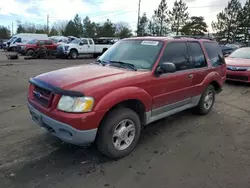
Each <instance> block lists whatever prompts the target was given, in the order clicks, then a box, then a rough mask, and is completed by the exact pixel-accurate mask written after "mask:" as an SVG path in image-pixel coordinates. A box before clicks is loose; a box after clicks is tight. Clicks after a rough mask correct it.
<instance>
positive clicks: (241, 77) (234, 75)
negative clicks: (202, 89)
mask: <svg viewBox="0 0 250 188" xmlns="http://www.w3.org/2000/svg"><path fill="white" fill-rule="evenodd" d="M226 79H227V80H232V81H238V82H246V83H250V71H231V70H227V76H226Z"/></svg>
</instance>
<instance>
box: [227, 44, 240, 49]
mask: <svg viewBox="0 0 250 188" xmlns="http://www.w3.org/2000/svg"><path fill="white" fill-rule="evenodd" d="M225 46H226V47H229V48H232V49H234V50H237V49H239V48H240V47H241V46H240V45H239V44H236V43H235V44H234V43H232V44H226V45H225Z"/></svg>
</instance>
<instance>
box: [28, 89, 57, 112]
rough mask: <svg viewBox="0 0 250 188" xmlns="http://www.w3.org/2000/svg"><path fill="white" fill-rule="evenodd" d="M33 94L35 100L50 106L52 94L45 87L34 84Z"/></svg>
mask: <svg viewBox="0 0 250 188" xmlns="http://www.w3.org/2000/svg"><path fill="white" fill-rule="evenodd" d="M33 96H34V99H35V101H36V102H38V103H39V104H41V105H43V106H44V107H47V108H49V107H50V106H51V103H52V100H53V97H54V94H53V93H52V92H51V91H49V90H46V89H43V88H40V87H38V86H34V90H33Z"/></svg>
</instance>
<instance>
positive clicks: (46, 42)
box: [45, 40, 53, 45]
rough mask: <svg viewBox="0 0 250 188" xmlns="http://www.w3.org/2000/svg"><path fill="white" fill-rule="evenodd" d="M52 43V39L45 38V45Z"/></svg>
mask: <svg viewBox="0 0 250 188" xmlns="http://www.w3.org/2000/svg"><path fill="white" fill-rule="evenodd" d="M52 44H53V43H52V41H51V40H46V41H45V45H52Z"/></svg>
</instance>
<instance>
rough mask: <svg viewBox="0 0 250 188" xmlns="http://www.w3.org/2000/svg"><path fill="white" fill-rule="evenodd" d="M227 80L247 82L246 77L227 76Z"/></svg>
mask: <svg viewBox="0 0 250 188" xmlns="http://www.w3.org/2000/svg"><path fill="white" fill-rule="evenodd" d="M227 78H228V79H234V80H242V81H248V77H246V76H236V75H228V74H227Z"/></svg>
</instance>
